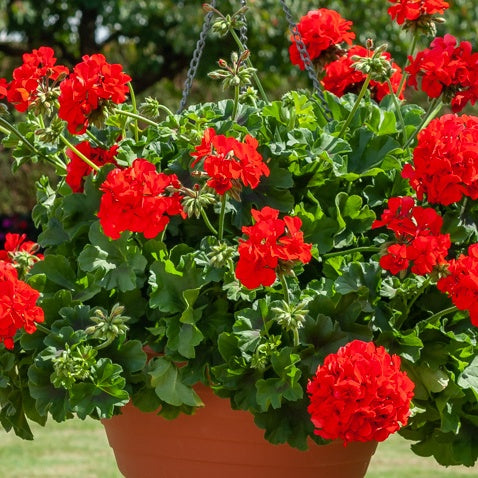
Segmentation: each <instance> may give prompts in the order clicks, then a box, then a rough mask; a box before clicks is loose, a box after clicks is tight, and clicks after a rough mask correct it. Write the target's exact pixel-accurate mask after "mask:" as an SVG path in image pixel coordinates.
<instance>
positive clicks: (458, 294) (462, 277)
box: [437, 244, 478, 327]
mask: <svg viewBox="0 0 478 478" xmlns="http://www.w3.org/2000/svg"><path fill="white" fill-rule="evenodd" d="M437 287H438V289H439V290H440V291H442V292H444V293H447V294H448V295H449V296H450V298H451V300H452V302H453V303H454V304H455V306H456V307H457V308H458V309H460V310H467V311H468V312H469V314H470V320H471V323H472V324H473V325H475V326H476V327H478V244H472V245H470V246H469V247H468V255H463V254H462V255H460V256H459V257H458V259H452V260H451V261H450V262H449V263H448V267H447V275H446V276H445V277H442V278H440V279H439V281H438V283H437Z"/></svg>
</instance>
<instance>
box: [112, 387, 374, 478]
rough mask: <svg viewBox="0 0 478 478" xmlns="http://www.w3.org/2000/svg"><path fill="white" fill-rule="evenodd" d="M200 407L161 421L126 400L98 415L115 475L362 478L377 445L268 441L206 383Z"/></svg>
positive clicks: (130, 477) (140, 477) (249, 419)
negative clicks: (305, 445)
mask: <svg viewBox="0 0 478 478" xmlns="http://www.w3.org/2000/svg"><path fill="white" fill-rule="evenodd" d="M198 393H199V394H200V396H201V398H202V399H203V401H204V403H205V405H206V406H205V407H204V408H201V409H198V410H197V411H196V413H195V414H194V415H181V416H179V417H178V418H176V419H174V420H166V419H164V418H163V417H160V416H158V415H156V414H154V413H143V412H141V411H140V410H139V409H137V408H135V407H134V406H133V405H131V404H128V405H126V406H125V407H124V408H123V410H122V414H121V415H117V416H114V417H113V418H111V419H108V420H103V425H104V427H105V429H106V434H107V436H108V440H109V443H110V446H111V447H112V448H113V450H114V453H115V457H116V462H117V464H118V468H119V469H120V471H121V473H122V474H123V475H124V476H125V477H127V478H185V477H189V476H191V477H193V476H194V477H195V478H206V477H208V478H224V477H225V476H226V477H227V478H244V477H245V476H247V477H249V478H286V477H287V478H290V477H292V476H295V477H299V476H307V477H314V478H318V477H324V478H363V477H364V476H365V473H366V471H367V467H368V465H369V462H370V458H371V457H372V455H373V453H374V452H375V448H376V446H377V444H376V443H375V442H368V443H350V444H349V445H348V446H347V447H344V446H343V444H342V442H333V443H331V444H329V445H325V446H317V445H315V444H311V447H310V449H309V450H308V451H305V452H303V451H300V450H297V449H295V448H291V447H290V446H288V445H272V444H271V443H269V442H268V441H266V440H265V439H264V438H263V431H262V430H260V429H259V428H257V427H256V425H255V424H254V421H253V416H252V415H251V414H250V413H248V412H245V411H237V410H232V409H231V407H230V405H229V401H228V400H225V399H222V398H219V397H217V396H215V395H214V394H213V392H212V391H211V390H210V389H209V388H206V387H203V388H201V389H199V390H198Z"/></svg>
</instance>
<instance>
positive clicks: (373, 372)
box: [307, 340, 415, 445]
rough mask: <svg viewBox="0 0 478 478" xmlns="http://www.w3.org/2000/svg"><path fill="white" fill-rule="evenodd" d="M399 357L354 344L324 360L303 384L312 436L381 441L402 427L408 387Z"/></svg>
mask: <svg viewBox="0 0 478 478" xmlns="http://www.w3.org/2000/svg"><path fill="white" fill-rule="evenodd" d="M400 364H401V361H400V357H399V356H398V355H389V354H388V353H387V352H386V350H385V349H384V347H376V346H375V344H374V343H372V342H362V341H360V340H354V341H352V342H349V343H348V344H347V345H345V346H344V347H341V348H340V349H339V350H338V352H337V353H335V354H330V355H328V356H327V357H326V358H325V360H324V363H323V365H320V366H319V367H318V368H317V372H316V374H315V376H314V377H313V378H312V379H311V380H310V381H309V383H308V385H307V393H308V395H309V398H310V404H309V406H308V412H309V414H310V416H311V420H312V423H313V424H314V426H315V428H316V429H315V434H317V435H319V436H321V437H322V438H325V439H327V440H337V439H341V440H343V442H344V445H347V443H349V442H352V441H359V442H366V441H372V440H374V441H383V440H385V439H386V438H387V437H388V436H389V435H390V434H392V433H394V432H396V431H397V430H399V429H400V427H401V426H404V425H406V424H407V421H408V417H409V415H410V402H411V400H412V398H413V389H414V387H415V385H414V383H413V382H412V381H411V380H410V379H409V378H408V376H407V374H406V373H405V372H402V371H401V370H400Z"/></svg>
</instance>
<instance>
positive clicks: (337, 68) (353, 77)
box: [322, 45, 403, 101]
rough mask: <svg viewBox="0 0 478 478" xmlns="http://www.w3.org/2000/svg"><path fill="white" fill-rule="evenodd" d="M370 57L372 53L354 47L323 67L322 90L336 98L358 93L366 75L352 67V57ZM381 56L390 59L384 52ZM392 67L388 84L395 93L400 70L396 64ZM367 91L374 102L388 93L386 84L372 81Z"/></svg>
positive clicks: (363, 48) (361, 47)
mask: <svg viewBox="0 0 478 478" xmlns="http://www.w3.org/2000/svg"><path fill="white" fill-rule="evenodd" d="M372 55H373V51H371V50H367V49H366V48H365V47H363V46H358V45H355V46H353V47H351V48H350V49H349V50H348V51H347V54H346V55H344V56H341V57H340V58H339V59H338V60H335V61H332V62H331V63H328V64H327V65H326V66H325V76H324V77H323V79H322V83H323V85H324V88H325V89H326V90H328V91H331V92H332V93H333V94H334V95H337V96H343V95H344V94H345V93H358V92H359V91H360V89H361V88H362V85H363V82H364V81H365V78H366V75H364V74H363V73H362V72H361V71H358V70H356V69H355V68H354V67H353V66H352V65H353V63H354V61H353V60H352V57H353V56H360V57H364V58H366V57H370V56H372ZM382 56H383V57H384V58H386V59H387V60H390V58H391V56H390V53H388V52H384V53H383V54H382ZM392 66H393V68H394V70H395V72H394V73H393V75H392V77H391V78H390V82H391V83H392V87H393V91H394V92H395V93H396V92H397V91H398V87H399V85H400V80H401V78H402V70H401V68H400V67H399V66H398V65H397V64H396V63H392ZM369 89H370V90H371V92H372V97H373V98H374V99H375V100H376V101H381V100H382V98H383V97H384V96H385V95H388V94H389V93H390V88H389V87H388V84H387V82H384V83H379V82H377V81H374V80H372V81H370V84H369ZM400 98H402V99H403V92H402V93H401V94H400Z"/></svg>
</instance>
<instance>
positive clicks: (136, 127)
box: [128, 82, 139, 142]
mask: <svg viewBox="0 0 478 478" xmlns="http://www.w3.org/2000/svg"><path fill="white" fill-rule="evenodd" d="M128 88H129V95H130V97H131V106H132V107H133V113H134V114H138V108H137V107H136V96H135V94H134V90H133V85H132V84H131V82H128ZM138 130H139V126H138V118H135V120H134V139H135V141H136V142H137V141H138V139H139V133H138Z"/></svg>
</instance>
